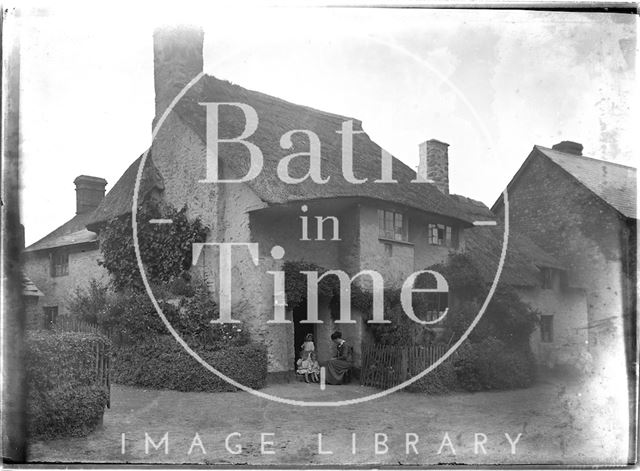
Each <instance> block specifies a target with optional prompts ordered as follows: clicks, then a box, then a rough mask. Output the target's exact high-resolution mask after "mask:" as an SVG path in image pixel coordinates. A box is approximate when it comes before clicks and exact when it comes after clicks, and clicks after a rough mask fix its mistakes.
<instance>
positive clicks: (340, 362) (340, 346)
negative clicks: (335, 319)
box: [326, 331, 353, 384]
mask: <svg viewBox="0 0 640 471" xmlns="http://www.w3.org/2000/svg"><path fill="white" fill-rule="evenodd" d="M331 340H333V343H335V344H336V347H337V355H336V357H335V358H332V359H331V360H329V361H328V363H327V369H326V373H327V376H326V383H327V384H344V382H345V376H347V375H348V373H349V371H350V370H351V367H352V366H353V347H351V345H349V344H348V343H347V341H346V340H344V339H343V338H342V332H339V331H336V332H334V333H333V334H331Z"/></svg>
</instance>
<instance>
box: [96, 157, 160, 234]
mask: <svg viewBox="0 0 640 471" xmlns="http://www.w3.org/2000/svg"><path fill="white" fill-rule="evenodd" d="M141 161H142V155H141V156H140V157H138V158H137V159H136V160H135V161H134V162H133V163H132V164H131V165H130V166H129V168H128V169H127V170H126V171H125V172H124V173H123V174H122V176H121V177H120V179H119V180H118V181H117V182H116V184H115V185H114V186H113V188H111V190H110V191H109V193H107V195H106V196H105V197H104V199H103V200H102V202H101V203H100V205H99V206H98V207H97V208H96V209H95V211H93V213H92V215H91V218H90V219H89V220H88V221H87V227H88V228H89V229H93V230H98V229H99V227H100V225H101V224H103V223H106V222H107V221H109V220H111V219H113V218H115V217H118V216H122V215H123V214H128V213H130V212H131V205H132V202H133V190H134V188H135V183H136V177H137V175H138V169H139V168H140V162H141ZM153 189H158V190H162V189H164V183H163V180H162V175H160V172H159V171H158V169H157V168H156V166H155V165H154V163H153V159H152V156H151V152H149V154H148V155H147V158H146V161H145V168H144V171H143V173H142V179H141V180H140V188H139V198H143V197H144V196H145V195H146V194H147V193H149V192H150V191H151V190H153Z"/></svg>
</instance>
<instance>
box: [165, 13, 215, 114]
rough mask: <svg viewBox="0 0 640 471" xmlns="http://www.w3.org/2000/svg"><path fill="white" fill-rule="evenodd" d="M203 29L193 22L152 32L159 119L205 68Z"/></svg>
mask: <svg viewBox="0 0 640 471" xmlns="http://www.w3.org/2000/svg"><path fill="white" fill-rule="evenodd" d="M203 43H204V32H203V31H202V29H200V28H197V27H194V26H184V25H182V26H167V27H163V28H159V29H156V30H155V31H154V33H153V71H154V86H155V93H156V119H159V118H160V116H161V115H162V113H163V112H164V110H165V109H166V108H167V106H169V104H170V103H171V101H172V100H173V99H174V98H175V97H176V95H177V94H178V93H180V90H182V89H183V88H184V86H185V85H187V84H188V83H189V82H190V81H191V80H192V79H193V78H194V77H195V76H196V75H198V74H199V73H200V72H202V70H203V58H202V51H203Z"/></svg>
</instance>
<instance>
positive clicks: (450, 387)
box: [406, 353, 460, 394]
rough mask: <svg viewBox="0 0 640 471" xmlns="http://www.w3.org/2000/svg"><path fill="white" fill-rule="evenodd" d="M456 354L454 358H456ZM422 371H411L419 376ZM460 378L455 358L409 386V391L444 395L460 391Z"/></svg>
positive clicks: (449, 359) (447, 360) (446, 361)
mask: <svg viewBox="0 0 640 471" xmlns="http://www.w3.org/2000/svg"><path fill="white" fill-rule="evenodd" d="M455 355H456V354H455V353H454V354H453V356H454V357H455ZM419 373H421V371H411V375H412V376H414V375H417V374H419ZM459 388H460V387H459V385H458V378H457V376H456V372H455V369H454V367H453V358H451V357H450V358H447V359H446V360H445V361H444V362H443V363H442V364H440V365H439V366H438V367H437V368H436V369H435V370H433V371H431V372H429V373H428V374H426V375H425V376H423V377H422V378H420V379H419V380H418V381H416V382H415V383H411V384H410V385H409V386H407V388H406V389H407V391H409V392H414V393H421V392H423V393H427V394H443V393H447V392H450V391H454V390H456V389H459Z"/></svg>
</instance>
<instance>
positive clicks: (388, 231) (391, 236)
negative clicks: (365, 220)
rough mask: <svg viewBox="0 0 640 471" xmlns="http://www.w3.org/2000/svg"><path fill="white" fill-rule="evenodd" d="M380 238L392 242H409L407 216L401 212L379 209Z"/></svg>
mask: <svg viewBox="0 0 640 471" xmlns="http://www.w3.org/2000/svg"><path fill="white" fill-rule="evenodd" d="M388 226H390V227H388ZM378 237H379V238H380V239H384V240H389V241H392V242H404V243H407V242H409V219H408V218H407V215H406V214H405V213H403V212H400V211H395V210H390V209H378Z"/></svg>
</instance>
